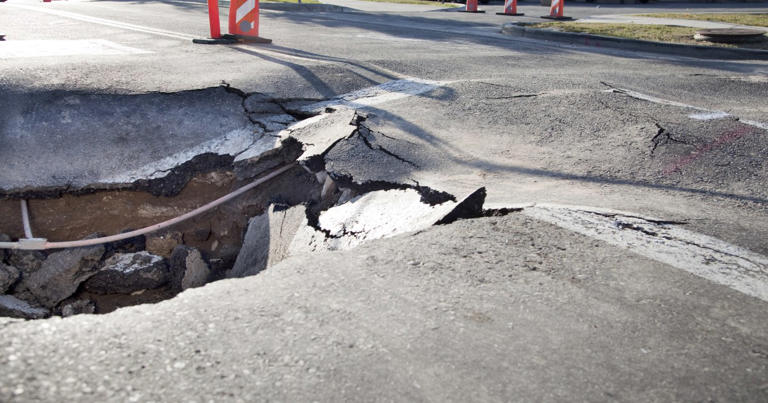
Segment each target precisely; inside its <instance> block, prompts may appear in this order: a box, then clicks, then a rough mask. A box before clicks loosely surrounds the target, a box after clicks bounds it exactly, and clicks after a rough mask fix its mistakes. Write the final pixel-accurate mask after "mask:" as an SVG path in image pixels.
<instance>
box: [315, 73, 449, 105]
mask: <svg viewBox="0 0 768 403" xmlns="http://www.w3.org/2000/svg"><path fill="white" fill-rule="evenodd" d="M447 83H448V82H447V81H432V80H422V79H419V78H405V79H402V80H395V81H389V82H386V83H384V84H380V85H377V86H375V87H369V88H364V89H361V90H358V91H354V92H350V93H348V94H344V95H339V96H337V97H334V98H332V99H329V100H328V101H323V102H317V103H314V104H311V105H307V106H305V107H303V108H302V110H304V111H305V112H320V111H322V110H324V109H325V108H342V107H343V108H350V109H360V108H365V107H367V106H373V105H378V104H381V103H385V102H392V101H395V100H398V99H402V98H407V97H410V96H414V95H419V94H423V93H425V92H429V91H432V90H434V89H436V88H439V87H440V86H442V85H445V84H447Z"/></svg>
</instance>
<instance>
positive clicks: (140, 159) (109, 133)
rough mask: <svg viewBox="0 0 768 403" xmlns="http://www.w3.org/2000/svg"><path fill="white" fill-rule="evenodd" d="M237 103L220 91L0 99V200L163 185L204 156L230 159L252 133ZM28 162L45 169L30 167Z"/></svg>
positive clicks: (65, 94) (14, 95)
mask: <svg viewBox="0 0 768 403" xmlns="http://www.w3.org/2000/svg"><path fill="white" fill-rule="evenodd" d="M242 101H243V99H242V96H241V95H240V94H238V93H236V92H234V91H231V90H230V89H228V88H226V87H214V88H205V89H200V90H191V91H181V92H176V93H145V94H107V93H104V94H94V93H84V92H76V91H42V92H37V93H14V92H4V93H3V94H0V109H1V110H3V113H4V116H6V117H7V120H6V122H5V124H3V125H2V127H1V128H0V138H2V139H4V140H6V141H4V142H3V147H0V160H3V162H4V168H5V169H3V171H2V172H0V194H8V193H18V192H22V191H24V190H34V189H37V190H40V189H68V190H69V191H74V190H76V189H79V188H84V187H88V186H91V185H94V184H125V183H132V182H134V181H136V180H138V179H147V178H149V177H154V178H159V177H163V176H164V175H166V174H168V171H169V170H170V169H172V168H174V167H176V166H178V165H180V164H182V163H184V162H185V161H187V160H189V159H191V158H192V157H194V156H196V155H199V154H203V153H205V152H208V151H211V150H213V151H214V152H216V153H218V154H222V155H223V154H229V155H234V154H236V153H237V152H239V151H241V150H243V149H245V148H247V147H248V145H249V144H250V143H251V142H252V140H253V134H254V132H255V131H257V130H258V127H257V126H255V125H254V124H253V123H252V122H250V120H249V119H248V116H247V114H246V112H245V110H244V108H243V106H242ZM115 145H119V147H116V146H115ZM179 150H187V151H186V152H181V153H179ZM168 156H172V157H168ZM167 157H168V158H167ZM32 160H44V161H46V163H45V164H37V165H34V166H32V167H30V165H29V161H32Z"/></svg>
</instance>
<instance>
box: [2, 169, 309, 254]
mask: <svg viewBox="0 0 768 403" xmlns="http://www.w3.org/2000/svg"><path fill="white" fill-rule="evenodd" d="M295 165H296V163H292V164H288V165H285V166H283V167H280V168H278V169H275V170H274V171H272V172H270V173H269V174H268V175H265V176H263V177H261V178H259V179H257V180H255V181H253V182H251V183H249V184H248V185H245V186H243V187H241V188H240V189H237V190H235V191H234V192H232V193H229V194H227V195H224V196H222V197H220V198H218V199H216V200H214V201H212V202H210V203H208V204H205V205H203V206H201V207H198V208H196V209H194V210H192V211H190V212H188V213H186V214H183V215H180V216H178V217H176V218H172V219H170V220H167V221H163V222H161V223H158V224H154V225H150V226H148V227H144V228H142V229H138V230H135V231H130V232H124V233H122V234H117V235H111V236H106V237H101V238H93V239H82V240H79V241H64V242H45V243H44V244H41V245H39V246H36V247H28V248H25V249H61V248H78V247H83V246H92V245H100V244H104V243H109V242H115V241H120V240H123V239H128V238H133V237H136V236H139V235H144V234H148V233H150V232H155V231H159V230H161V229H163V228H167V227H170V226H171V225H174V224H178V223H180V222H182V221H184V220H187V219H189V218H192V217H194V216H196V215H198V214H201V213H204V212H206V211H208V210H210V209H212V208H214V207H216V206H219V205H220V204H222V203H226V202H228V201H229V200H232V199H234V198H235V197H237V196H240V195H241V194H243V193H245V192H247V191H249V190H251V189H253V188H255V187H256V186H258V185H261V184H262V183H264V182H266V181H268V180H270V179H272V178H274V177H276V176H278V175H280V174H281V173H283V172H285V171H287V170H289V169H291V168H293V167H294V166H295ZM20 247H21V245H20V243H19V242H0V249H20Z"/></svg>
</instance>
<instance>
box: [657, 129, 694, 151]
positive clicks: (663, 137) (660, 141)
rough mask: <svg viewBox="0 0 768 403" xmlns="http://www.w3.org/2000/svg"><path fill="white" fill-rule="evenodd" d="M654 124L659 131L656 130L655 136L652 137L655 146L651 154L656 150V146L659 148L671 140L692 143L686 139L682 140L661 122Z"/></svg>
mask: <svg viewBox="0 0 768 403" xmlns="http://www.w3.org/2000/svg"><path fill="white" fill-rule="evenodd" d="M654 124H655V125H656V127H657V128H658V129H659V130H658V132H656V135H655V136H653V138H652V139H651V142H652V143H653V146H652V148H651V155H653V153H654V152H655V151H656V148H658V147H659V146H660V145H665V144H668V143H670V142H673V143H679V144H686V145H690V143H688V142H686V141H684V140H680V139H677V138H675V137H673V135H672V132H670V131H668V130H667V129H665V128H664V127H662V126H661V125H660V124H658V123H654Z"/></svg>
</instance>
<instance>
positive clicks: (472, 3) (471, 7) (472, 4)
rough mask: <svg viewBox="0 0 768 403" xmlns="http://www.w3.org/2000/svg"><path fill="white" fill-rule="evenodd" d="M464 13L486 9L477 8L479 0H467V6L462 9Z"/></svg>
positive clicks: (481, 11) (480, 11) (479, 11)
mask: <svg viewBox="0 0 768 403" xmlns="http://www.w3.org/2000/svg"><path fill="white" fill-rule="evenodd" d="M462 12H464V13H484V12H485V11H484V10H478V9H477V0H467V7H466V8H465V9H464V10H462Z"/></svg>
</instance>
